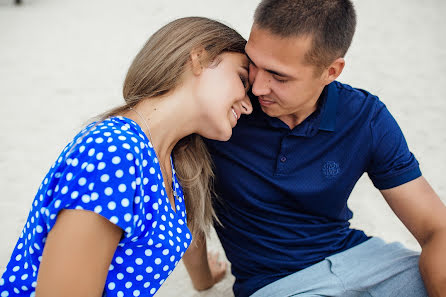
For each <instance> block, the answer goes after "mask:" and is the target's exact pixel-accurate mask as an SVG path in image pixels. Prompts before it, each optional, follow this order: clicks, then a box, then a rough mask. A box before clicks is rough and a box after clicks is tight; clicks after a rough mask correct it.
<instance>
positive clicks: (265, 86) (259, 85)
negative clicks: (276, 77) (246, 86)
mask: <svg viewBox="0 0 446 297" xmlns="http://www.w3.org/2000/svg"><path fill="white" fill-rule="evenodd" d="M253 75H254V81H253V83H252V89H251V90H252V93H253V94H254V95H256V96H264V95H268V94H269V93H270V87H269V84H270V77H269V75H268V73H267V72H266V71H263V70H260V69H257V71H256V72H255V73H253Z"/></svg>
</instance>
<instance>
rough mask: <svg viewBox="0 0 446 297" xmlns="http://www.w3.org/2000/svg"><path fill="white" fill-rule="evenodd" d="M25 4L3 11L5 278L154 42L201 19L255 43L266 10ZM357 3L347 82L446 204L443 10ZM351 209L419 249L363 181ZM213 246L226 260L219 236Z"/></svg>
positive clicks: (8, 0)
mask: <svg viewBox="0 0 446 297" xmlns="http://www.w3.org/2000/svg"><path fill="white" fill-rule="evenodd" d="M24 1H25V3H24V5H23V6H21V7H14V6H13V5H12V2H13V1H12V0H0V65H1V66H0V98H1V100H2V104H1V108H0V127H1V128H0V139H1V146H0V189H1V191H2V192H1V195H0V271H2V270H3V269H4V268H5V266H6V264H7V261H8V258H9V255H10V253H11V252H12V249H13V247H14V245H15V242H16V240H17V238H18V236H19V234H20V231H21V229H22V227H23V224H24V222H25V220H26V217H27V214H28V210H29V208H30V205H31V202H32V200H33V197H34V195H35V192H36V190H37V187H38V185H39V184H40V181H41V179H42V178H43V176H44V175H45V173H46V172H47V170H48V169H49V167H50V165H51V164H52V162H53V161H54V160H55V158H56V157H57V156H58V154H59V152H60V151H61V149H62V148H63V147H64V146H65V144H66V143H67V142H68V141H69V140H70V139H71V138H72V137H73V136H74V134H75V133H76V132H77V131H78V130H79V128H80V127H81V126H82V125H83V123H85V121H87V120H88V119H89V118H90V117H92V116H94V115H96V114H98V113H101V112H102V111H104V110H106V109H108V108H110V107H112V106H114V105H117V104H119V103H120V102H121V94H120V92H121V86H122V81H123V78H124V76H125V73H126V70H127V67H128V66H129V64H130V61H131V59H132V58H133V56H134V55H135V54H136V52H137V51H138V49H139V48H140V47H141V46H142V44H143V43H144V42H145V40H146V39H147V38H148V36H149V35H150V34H151V33H153V32H154V30H155V29H157V28H159V27H160V26H161V25H163V24H165V23H166V22H167V21H169V20H172V19H174V18H176V17H180V16H189V15H202V16H207V17H212V18H216V19H219V20H222V21H224V22H225V23H227V24H229V25H231V26H233V27H235V28H236V29H237V30H239V31H240V32H241V33H242V35H244V36H245V37H248V34H249V29H250V26H251V20H252V14H253V11H254V8H255V6H256V4H257V2H258V1H254V0H249V1H248V0H225V1H214V0H209V1H205V0H196V1H181V0H176V1H166V3H162V1H154V0H132V1H115V0H112V1H105V0H97V1H87V0H76V1H74V0H59V1H56V0H24ZM161 3H162V4H161ZM355 3H356V6H357V12H358V28H357V31H356V35H355V38H354V40H353V45H352V47H351V49H350V51H349V54H348V56H347V66H346V69H345V70H344V73H343V74H342V76H341V77H340V80H341V81H343V82H346V83H349V84H351V85H353V86H355V87H360V88H364V89H367V90H369V91H371V92H372V93H374V94H376V95H378V96H380V98H381V99H382V100H383V101H384V102H385V103H386V104H387V106H388V107H389V109H390V111H391V112H392V113H393V115H394V116H395V118H396V119H397V121H398V122H399V124H400V126H401V128H402V129H403V131H404V133H405V135H406V139H407V141H408V143H409V146H410V148H411V150H412V151H413V152H414V154H415V155H416V157H417V158H418V160H419V162H420V164H421V169H422V171H423V174H424V176H425V177H426V178H427V179H428V180H429V181H430V183H431V185H432V186H433V187H434V189H436V191H437V193H438V194H439V195H440V197H442V198H443V201H445V198H446V188H445V172H446V153H445V147H446V133H445V130H446V120H445V114H446V100H445V98H444V93H443V92H444V90H443V88H444V87H445V86H446V76H445V74H444V70H445V69H446V50H445V48H446V41H445V39H444V30H445V29H446V21H445V18H444V12H446V2H444V1H440V0H426V1H422V2H418V1H407V0H394V1H383V0H381V1H356V2H355ZM381 5H382V6H383V8H380V7H379V6H381ZM420 203H422V201H420ZM349 205H350V207H351V208H352V209H353V211H354V212H355V217H354V219H353V220H352V224H353V225H354V226H356V227H359V228H363V229H364V230H365V231H366V232H367V233H368V234H370V235H378V236H381V237H383V238H384V239H386V240H388V241H394V240H398V241H401V242H403V243H405V244H406V245H407V246H409V247H411V248H414V249H419V247H418V245H417V243H416V241H415V240H414V239H413V237H412V236H411V235H410V233H409V232H408V231H407V230H406V229H405V228H404V226H403V225H402V224H401V223H400V222H399V221H398V219H397V218H396V217H395V216H394V215H393V214H392V212H391V210H390V209H389V207H388V206H387V205H386V204H385V202H384V201H383V199H382V197H381V196H380V194H379V192H378V191H376V190H375V189H374V188H373V186H372V184H371V182H370V181H369V180H368V178H367V177H366V176H365V177H363V178H362V179H361V180H360V182H359V183H358V185H357V187H356V188H355V190H354V192H353V194H352V198H351V199H350V203H349ZM210 246H211V248H214V249H221V247H220V245H219V242H218V240H217V239H216V238H215V237H214V238H213V239H212V240H211V242H210ZM232 282H233V277H232V276H230V275H229V274H228V276H227V277H226V278H225V280H224V281H223V282H222V283H221V284H219V285H217V286H216V287H215V288H213V289H211V290H209V291H207V292H204V293H201V294H199V293H197V292H195V291H194V290H193V289H192V287H191V285H190V281H189V278H188V276H187V273H186V272H185V270H184V267H183V266H182V265H179V267H178V268H177V269H176V270H175V272H174V273H173V274H172V276H171V277H170V278H169V279H168V281H167V282H166V283H165V284H164V285H163V287H162V288H161V290H160V291H159V293H158V294H157V296H231V295H232V293H231V285H232Z"/></svg>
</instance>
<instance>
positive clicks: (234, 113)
mask: <svg viewBox="0 0 446 297" xmlns="http://www.w3.org/2000/svg"><path fill="white" fill-rule="evenodd" d="M231 111H232V114H233V115H234V117H235V119H236V120H238V116H237V113H236V112H235V110H234V109H233V108H232V109H231Z"/></svg>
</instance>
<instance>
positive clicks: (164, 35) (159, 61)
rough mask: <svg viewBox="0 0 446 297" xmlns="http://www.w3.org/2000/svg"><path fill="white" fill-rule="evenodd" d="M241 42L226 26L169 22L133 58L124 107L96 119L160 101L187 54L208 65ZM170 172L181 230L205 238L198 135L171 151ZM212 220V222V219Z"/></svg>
mask: <svg viewBox="0 0 446 297" xmlns="http://www.w3.org/2000/svg"><path fill="white" fill-rule="evenodd" d="M245 45H246V40H245V39H244V38H243V37H242V36H241V35H240V34H239V33H237V32H236V31H235V30H233V29H231V28H229V27H228V26H226V25H224V24H222V23H220V22H217V21H214V20H211V19H208V18H203V17H186V18H181V19H177V20H175V21H172V22H170V23H168V24H167V25H165V26H164V27H162V28H161V29H159V30H158V31H157V32H156V33H155V34H153V35H152V36H151V37H150V39H149V40H148V41H147V43H146V44H145V45H144V47H143V48H142V49H141V50H140V52H139V53H138V54H137V55H136V57H135V59H134V60H133V62H132V64H131V65H130V68H129V70H128V72H127V76H126V78H125V81H124V88H123V95H124V99H125V104H124V105H122V106H119V107H116V108H114V109H112V110H110V111H108V112H106V113H104V114H103V115H102V116H101V117H100V119H101V120H104V119H106V118H108V117H111V116H115V115H118V114H120V113H122V112H124V111H127V110H128V109H129V108H130V107H134V106H135V105H136V104H138V103H139V102H140V101H141V100H142V99H147V98H151V97H156V96H161V95H164V94H167V93H168V92H170V91H172V90H174V89H175V88H176V87H177V86H178V85H179V84H180V83H181V79H182V77H183V74H184V72H185V71H186V69H187V64H188V61H189V59H190V53H191V52H192V51H193V50H194V49H198V48H204V49H205V50H206V54H207V55H206V57H205V59H206V60H203V61H201V62H202V65H209V64H210V63H212V61H214V60H215V59H216V58H217V56H218V55H220V54H222V53H224V52H236V53H244V49H245ZM173 160H174V165H175V171H176V173H177V176H178V179H179V180H180V184H181V186H182V188H183V191H184V197H185V204H186V211H187V225H188V227H189V229H190V230H191V233H192V234H193V235H194V236H195V235H198V234H201V233H204V234H208V232H209V229H210V226H211V225H212V223H213V220H214V219H217V218H216V216H215V212H214V209H213V207H212V197H215V195H214V193H213V178H214V173H213V169H212V160H211V157H210V155H209V152H208V150H207V148H206V145H205V144H204V142H203V140H202V138H201V136H199V135H197V134H192V135H189V136H187V137H185V138H183V139H181V140H180V141H179V142H178V143H177V144H176V146H175V147H174V149H173ZM217 221H218V219H217Z"/></svg>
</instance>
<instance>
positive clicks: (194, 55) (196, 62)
mask: <svg viewBox="0 0 446 297" xmlns="http://www.w3.org/2000/svg"><path fill="white" fill-rule="evenodd" d="M205 54H206V51H205V49H204V48H203V47H198V48H195V49H193V50H192V51H191V52H190V60H191V66H192V73H193V74H194V75H200V74H201V72H202V71H203V61H204V58H205Z"/></svg>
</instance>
